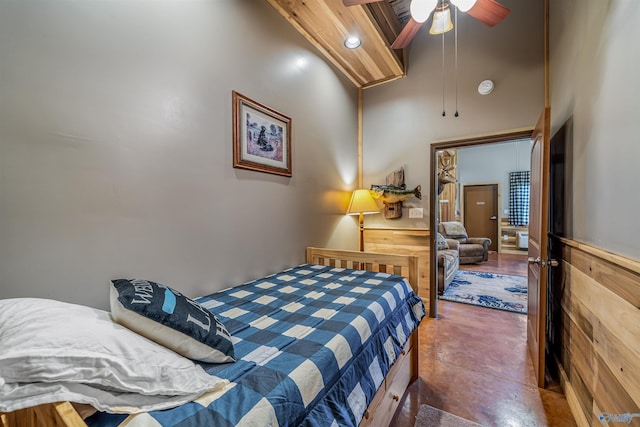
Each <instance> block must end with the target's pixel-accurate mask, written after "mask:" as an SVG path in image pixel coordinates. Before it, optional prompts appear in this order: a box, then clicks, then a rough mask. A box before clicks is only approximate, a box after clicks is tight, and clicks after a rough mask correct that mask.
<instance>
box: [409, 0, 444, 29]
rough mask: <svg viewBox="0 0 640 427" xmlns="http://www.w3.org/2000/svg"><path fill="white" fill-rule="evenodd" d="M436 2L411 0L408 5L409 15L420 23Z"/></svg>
mask: <svg viewBox="0 0 640 427" xmlns="http://www.w3.org/2000/svg"><path fill="white" fill-rule="evenodd" d="M437 4H438V0H411V4H410V5H409V11H410V12H411V17H412V18H413V19H414V20H415V21H417V22H419V23H421V24H422V23H423V22H424V21H426V20H427V19H429V15H431V11H432V10H433V9H435V7H436V5H437Z"/></svg>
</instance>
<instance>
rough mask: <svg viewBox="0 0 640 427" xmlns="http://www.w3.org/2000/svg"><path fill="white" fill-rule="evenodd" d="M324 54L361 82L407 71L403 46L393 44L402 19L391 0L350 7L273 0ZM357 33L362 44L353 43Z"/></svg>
mask: <svg viewBox="0 0 640 427" xmlns="http://www.w3.org/2000/svg"><path fill="white" fill-rule="evenodd" d="M268 2H269V3H270V4H271V5H272V6H273V7H274V8H275V9H276V10H277V11H278V12H279V13H280V14H281V15H282V16H283V17H284V18H285V19H286V20H287V21H288V22H289V23H290V24H291V25H292V26H293V27H294V28H295V29H296V30H297V31H298V32H299V33H300V34H302V35H303V36H304V37H305V38H306V39H307V40H309V42H310V43H311V44H312V45H313V46H315V47H316V48H317V49H318V50H319V51H320V52H321V53H322V55H323V56H324V57H325V58H326V59H327V60H329V61H330V62H331V63H332V64H333V65H335V66H336V67H337V68H338V69H339V70H340V71H341V72H342V73H343V74H344V75H345V76H347V78H349V80H351V82H353V83H354V84H355V85H356V86H357V87H361V88H365V87H369V86H373V85H376V84H380V83H383V82H386V81H390V80H395V79H397V78H399V77H403V76H405V75H406V70H405V60H404V58H405V57H404V51H403V50H393V49H391V43H392V42H393V40H394V39H395V38H396V36H397V35H398V34H399V33H400V31H401V24H400V22H399V20H398V18H397V16H396V15H395V13H394V11H393V9H392V8H391V6H390V5H389V3H388V2H386V1H380V2H374V3H370V4H365V5H356V6H351V7H346V6H344V4H343V3H342V0H304V1H303V0H268ZM349 35H357V36H359V37H360V39H361V40H362V45H361V46H360V47H359V48H357V49H348V48H346V47H345V46H344V40H345V39H346V38H347V37H348V36H349Z"/></svg>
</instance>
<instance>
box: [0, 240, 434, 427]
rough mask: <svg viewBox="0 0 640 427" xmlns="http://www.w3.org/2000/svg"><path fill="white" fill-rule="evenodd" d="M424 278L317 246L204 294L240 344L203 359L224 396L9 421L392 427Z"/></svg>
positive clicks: (409, 363) (57, 410) (69, 407)
mask: <svg viewBox="0 0 640 427" xmlns="http://www.w3.org/2000/svg"><path fill="white" fill-rule="evenodd" d="M417 283H418V263H417V257H413V256H403V255H387V254H375V253H366V252H355V251H338V250H330V249H321V248H307V263H306V264H302V265H300V266H297V267H294V268H292V269H288V270H285V271H283V272H280V273H277V274H274V275H270V276H268V277H265V278H262V279H259V280H255V281H252V282H248V283H246V284H243V285H240V286H237V287H234V288H230V289H227V290H224V291H221V292H217V293H214V294H211V295H208V296H205V297H201V298H199V299H197V302H198V303H199V304H201V305H202V306H203V307H206V308H207V309H208V310H212V311H214V312H215V313H216V315H217V316H218V318H219V319H220V320H221V322H222V323H224V324H225V325H226V327H227V329H228V331H229V333H230V335H231V336H232V337H233V341H234V343H233V344H234V348H235V357H236V362H235V363H201V364H200V366H201V367H202V368H203V369H204V370H205V371H206V372H207V374H209V375H211V376H214V377H216V378H223V379H224V380H223V382H222V383H221V384H222V385H221V386H219V387H217V388H216V389H215V391H212V392H209V393H204V394H203V395H201V396H199V397H198V398H197V399H194V401H191V402H188V403H185V404H182V405H180V406H178V407H175V408H171V409H163V410H156V411H150V412H142V413H139V414H135V415H127V414H109V413H106V412H97V413H94V414H92V415H91V416H89V417H87V418H84V419H83V417H82V416H81V415H80V413H82V409H86V407H82V406H79V405H77V404H71V403H69V402H68V401H63V402H52V403H47V404H42V405H38V406H34V407H29V408H25V409H19V410H15V411H12V412H8V413H4V414H2V415H1V416H0V420H1V424H2V425H3V426H13V425H16V426H29V425H47V426H57V425H60V426H85V425H90V426H92V425H95V426H119V425H130V426H136V425H150V426H152V425H163V426H164V425H181V426H198V425H220V426H227V425H228V426H232V425H255V426H259V425H265V426H266V425H269V426H271V425H308V426H316V425H327V426H333V425H335V426H343V425H345V426H349V425H353V426H357V425H359V426H384V425H388V424H389V422H390V420H391V418H392V417H393V414H394V413H395V410H396V409H397V407H398V405H399V402H400V400H401V398H402V395H403V394H404V392H405V389H406V387H407V386H408V385H409V384H410V382H412V381H413V380H414V379H416V378H417V372H418V355H417V350H418V345H417V340H418V338H417V333H416V332H415V330H416V328H417V326H418V324H419V322H420V321H421V320H422V318H423V317H424V314H425V313H424V306H423V304H422V301H421V300H420V298H419V297H418V296H417V288H416V286H417ZM274 292H275V294H274ZM274 295H276V296H277V297H274ZM1 379H2V378H0V380H1Z"/></svg>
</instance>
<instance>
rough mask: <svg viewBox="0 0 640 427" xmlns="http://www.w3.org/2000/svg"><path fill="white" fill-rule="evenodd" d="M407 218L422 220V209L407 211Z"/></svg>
mask: <svg viewBox="0 0 640 427" xmlns="http://www.w3.org/2000/svg"><path fill="white" fill-rule="evenodd" d="M409 218H424V213H423V211H422V208H411V209H409Z"/></svg>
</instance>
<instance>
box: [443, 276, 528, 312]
mask: <svg viewBox="0 0 640 427" xmlns="http://www.w3.org/2000/svg"><path fill="white" fill-rule="evenodd" d="M440 298H441V299H444V300H447V301H455V302H462V303H466V304H473V305H480V306H482V307H490V308H496V309H498V310H505V311H514V312H516V313H523V314H526V312H527V278H526V277H524V276H510V275H507V274H496V273H481V272H477V271H466V270H458V272H457V273H456V275H455V277H454V278H453V281H452V282H451V284H449V286H448V287H447V289H446V290H445V291H444V294H443V295H442V296H441V297H440Z"/></svg>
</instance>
